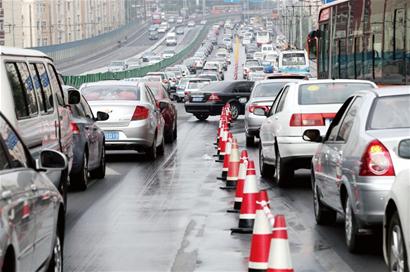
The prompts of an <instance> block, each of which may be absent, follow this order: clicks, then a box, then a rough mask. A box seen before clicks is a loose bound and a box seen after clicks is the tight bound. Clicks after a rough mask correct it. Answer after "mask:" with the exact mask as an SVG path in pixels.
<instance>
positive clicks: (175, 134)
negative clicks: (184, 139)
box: [172, 118, 178, 141]
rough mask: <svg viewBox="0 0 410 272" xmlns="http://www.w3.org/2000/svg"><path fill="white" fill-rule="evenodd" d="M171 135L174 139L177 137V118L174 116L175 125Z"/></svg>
mask: <svg viewBox="0 0 410 272" xmlns="http://www.w3.org/2000/svg"><path fill="white" fill-rule="evenodd" d="M172 134H173V135H172V136H173V138H174V141H175V140H176V139H177V138H178V123H177V120H176V118H175V127H174V131H173V133H172Z"/></svg>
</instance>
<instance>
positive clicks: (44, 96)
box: [30, 63, 54, 113]
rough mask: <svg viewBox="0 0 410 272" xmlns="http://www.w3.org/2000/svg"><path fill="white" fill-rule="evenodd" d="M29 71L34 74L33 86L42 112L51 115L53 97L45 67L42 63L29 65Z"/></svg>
mask: <svg viewBox="0 0 410 272" xmlns="http://www.w3.org/2000/svg"><path fill="white" fill-rule="evenodd" d="M30 69H31V71H32V74H34V75H35V76H34V82H35V83H34V86H35V88H36V91H37V94H38V97H39V99H40V104H41V106H40V107H41V110H42V112H46V113H52V112H53V111H54V97H53V92H52V91H51V86H50V80H49V77H48V74H47V70H46V67H45V65H44V64H43V63H31V64H30Z"/></svg>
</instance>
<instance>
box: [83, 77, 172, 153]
mask: <svg viewBox="0 0 410 272" xmlns="http://www.w3.org/2000/svg"><path fill="white" fill-rule="evenodd" d="M80 92H81V93H82V94H83V95H84V97H85V98H86V99H87V101H88V103H89V104H90V107H91V109H92V111H93V112H94V114H95V115H96V114H97V112H98V111H102V112H106V113H108V114H109V118H108V120H106V121H99V122H97V124H98V126H99V127H100V128H101V129H102V130H103V131H104V134H105V147H106V149H107V150H109V149H111V150H119V149H120V150H134V151H138V152H145V153H146V155H147V157H148V158H149V159H151V160H154V159H155V158H156V156H157V154H158V155H162V154H163V152H164V137H163V134H164V119H163V117H162V115H161V112H160V107H163V106H166V105H162V103H157V101H156V100H155V97H154V95H153V94H152V93H151V91H149V90H148V89H147V88H146V87H145V84H144V83H141V82H140V83H138V82H130V81H116V80H113V81H100V82H96V83H86V84H83V85H82V86H81V88H80Z"/></svg>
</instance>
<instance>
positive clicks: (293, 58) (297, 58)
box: [282, 53, 306, 66]
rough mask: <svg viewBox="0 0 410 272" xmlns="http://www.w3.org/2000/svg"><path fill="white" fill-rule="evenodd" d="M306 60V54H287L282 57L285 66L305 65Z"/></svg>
mask: <svg viewBox="0 0 410 272" xmlns="http://www.w3.org/2000/svg"><path fill="white" fill-rule="evenodd" d="M305 64H306V59H305V54H304V53H286V54H283V56H282V65H283V66H293V65H305Z"/></svg>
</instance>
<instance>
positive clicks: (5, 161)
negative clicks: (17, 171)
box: [0, 140, 10, 171]
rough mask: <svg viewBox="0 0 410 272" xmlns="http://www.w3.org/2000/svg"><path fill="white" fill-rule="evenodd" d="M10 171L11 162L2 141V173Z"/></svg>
mask: <svg viewBox="0 0 410 272" xmlns="http://www.w3.org/2000/svg"><path fill="white" fill-rule="evenodd" d="M6 169H10V165H9V160H8V158H7V155H6V151H5V150H4V147H3V144H2V142H1V140H0V171H1V170H6Z"/></svg>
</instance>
